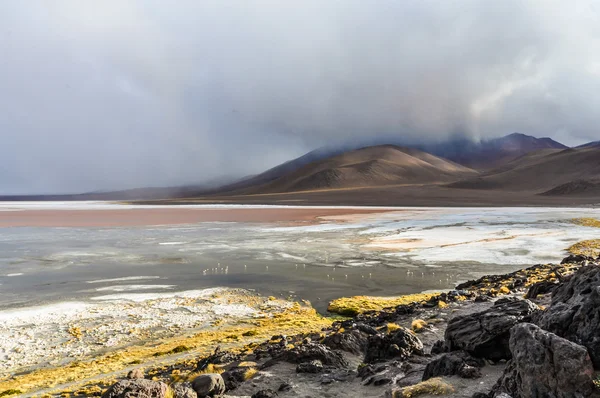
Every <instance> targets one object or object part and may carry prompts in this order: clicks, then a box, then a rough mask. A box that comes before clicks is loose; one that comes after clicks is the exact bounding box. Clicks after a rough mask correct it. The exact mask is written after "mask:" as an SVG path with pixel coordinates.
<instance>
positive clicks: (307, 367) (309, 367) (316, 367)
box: [296, 359, 323, 373]
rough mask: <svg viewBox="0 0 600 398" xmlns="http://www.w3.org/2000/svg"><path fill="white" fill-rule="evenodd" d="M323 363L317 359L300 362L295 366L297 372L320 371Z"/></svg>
mask: <svg viewBox="0 0 600 398" xmlns="http://www.w3.org/2000/svg"><path fill="white" fill-rule="evenodd" d="M322 371H323V364H322V363H321V361H319V360H318V359H315V360H313V361H309V362H302V363H299V364H298V366H296V372H297V373H321V372H322Z"/></svg>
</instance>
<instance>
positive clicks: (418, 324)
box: [410, 319, 427, 333]
mask: <svg viewBox="0 0 600 398" xmlns="http://www.w3.org/2000/svg"><path fill="white" fill-rule="evenodd" d="M425 326H427V322H425V321H424V320H422V319H415V320H413V321H412V322H411V324H410V327H411V329H412V330H413V332H417V333H418V332H420V331H422V330H423V328H424V327H425Z"/></svg>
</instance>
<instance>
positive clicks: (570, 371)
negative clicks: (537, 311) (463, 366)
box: [491, 323, 600, 398]
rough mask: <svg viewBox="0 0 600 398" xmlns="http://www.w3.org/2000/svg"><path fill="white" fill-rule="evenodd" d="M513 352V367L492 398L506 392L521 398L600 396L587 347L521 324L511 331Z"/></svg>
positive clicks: (498, 384)
mask: <svg viewBox="0 0 600 398" xmlns="http://www.w3.org/2000/svg"><path fill="white" fill-rule="evenodd" d="M510 350H511V352H512V355H513V359H512V361H511V364H510V365H509V366H508V367H507V369H506V371H505V373H504V375H503V376H502V377H501V378H500V380H499V381H498V383H497V384H496V385H495V386H494V389H493V390H492V395H491V396H494V397H495V396H498V395H499V394H501V393H504V394H508V395H510V396H513V397H520V398H537V397H555V398H577V397H581V398H583V397H586V398H598V397H600V391H599V390H597V389H596V387H595V385H594V381H593V377H594V367H593V365H592V361H591V360H590V357H589V355H588V353H587V350H586V349H585V347H582V346H580V345H578V344H575V343H573V342H571V341H569V340H566V339H563V338H562V337H558V336H557V335H555V334H553V333H549V332H546V331H544V330H542V329H540V328H539V327H537V326H536V325H533V324H531V323H521V324H519V325H516V326H515V327H514V328H513V329H512V330H511V333H510Z"/></svg>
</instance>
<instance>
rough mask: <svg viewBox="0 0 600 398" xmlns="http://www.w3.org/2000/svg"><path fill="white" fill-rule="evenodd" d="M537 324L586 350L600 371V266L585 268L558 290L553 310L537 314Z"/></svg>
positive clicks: (554, 294) (553, 302)
mask: <svg viewBox="0 0 600 398" xmlns="http://www.w3.org/2000/svg"><path fill="white" fill-rule="evenodd" d="M534 323H535V324H537V325H538V326H540V327H541V328H542V329H544V330H547V331H549V332H552V333H554V334H556V335H558V336H560V337H564V338H566V339H568V340H571V341H575V342H577V343H579V344H581V345H583V346H585V347H586V348H587V349H588V352H589V354H590V357H591V359H592V362H593V363H594V366H595V367H596V368H600V337H599V335H598V330H600V266H597V265H590V266H587V267H582V268H580V269H579V270H578V271H577V272H576V273H575V274H574V275H573V277H572V278H570V279H569V281H567V282H565V283H563V284H561V285H560V286H558V287H557V288H556V289H555V290H554V292H553V293H552V302H551V305H550V307H549V308H548V309H546V310H545V311H543V312H542V313H540V314H537V315H536V316H535V317H534Z"/></svg>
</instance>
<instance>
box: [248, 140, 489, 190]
mask: <svg viewBox="0 0 600 398" xmlns="http://www.w3.org/2000/svg"><path fill="white" fill-rule="evenodd" d="M476 174H477V172H476V171H474V170H471V169H469V168H466V167H464V166H461V165H458V164H456V163H453V162H450V161H448V160H445V159H441V158H438V157H436V156H433V155H430V154H428V153H425V152H422V151H419V150H416V149H409V148H403V147H399V146H393V145H381V146H373V147H367V148H362V149H358V150H354V151H350V152H346V153H343V154H341V155H337V156H333V157H330V158H327V159H322V160H318V161H316V162H312V163H310V164H308V165H305V166H303V167H301V168H300V169H298V170H296V171H293V172H291V173H288V174H285V175H283V176H282V177H279V178H277V179H276V180H274V181H272V182H269V183H267V184H262V185H259V186H255V187H251V188H249V189H246V190H244V192H243V193H245V194H248V193H273V192H295V191H309V190H319V189H339V188H353V187H367V186H381V185H395V184H431V183H442V182H446V183H447V182H451V181H456V180H458V179H461V178H465V177H468V176H474V175H476Z"/></svg>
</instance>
